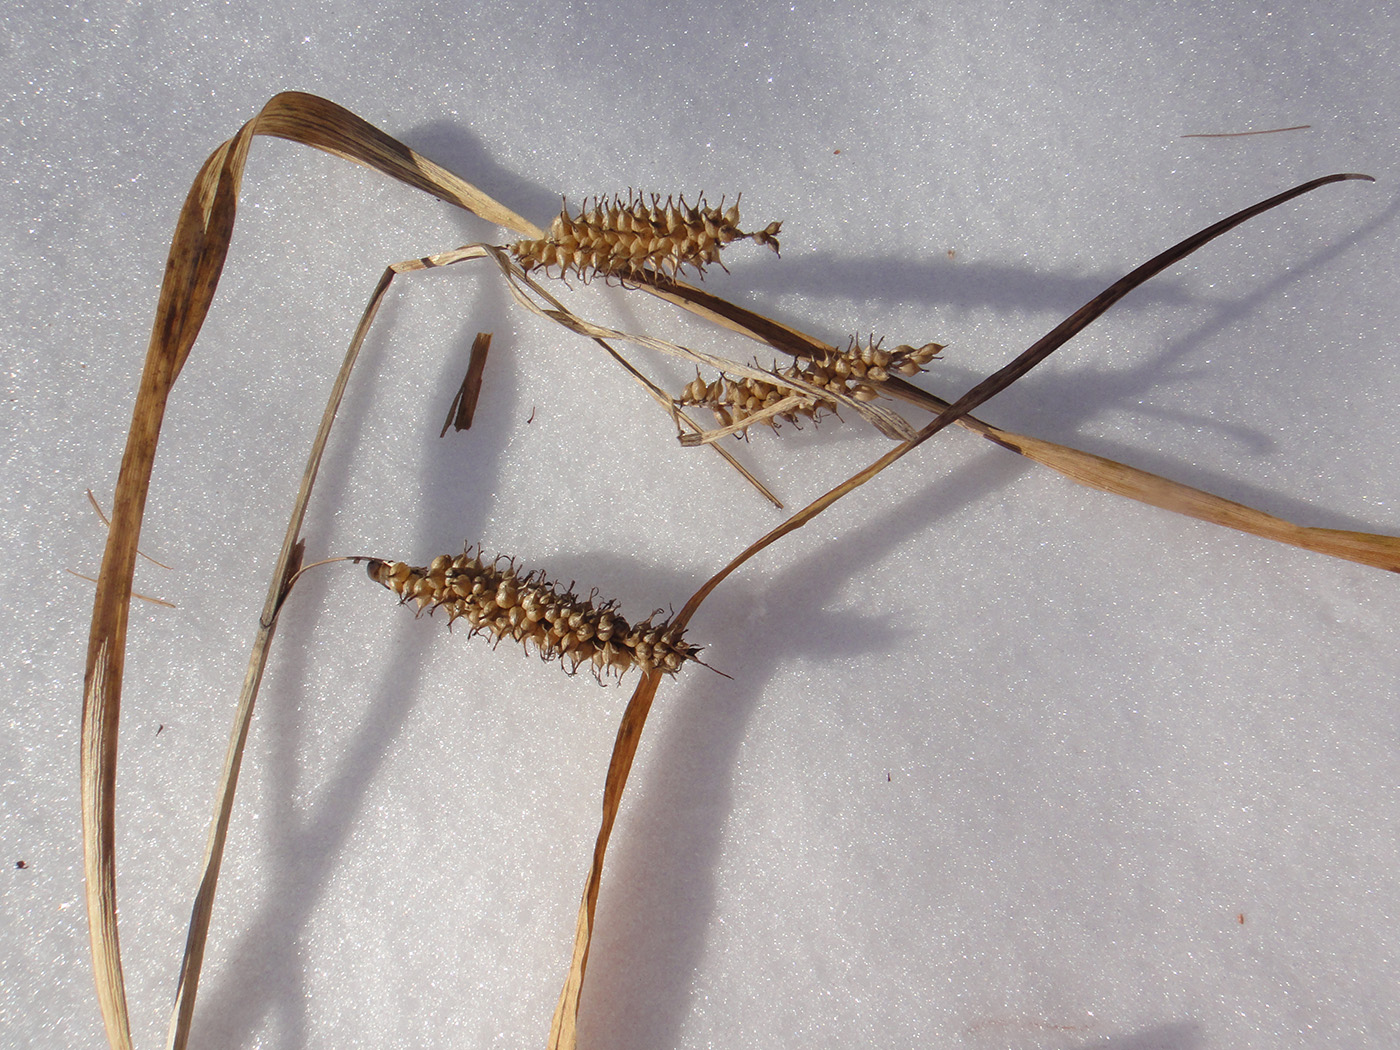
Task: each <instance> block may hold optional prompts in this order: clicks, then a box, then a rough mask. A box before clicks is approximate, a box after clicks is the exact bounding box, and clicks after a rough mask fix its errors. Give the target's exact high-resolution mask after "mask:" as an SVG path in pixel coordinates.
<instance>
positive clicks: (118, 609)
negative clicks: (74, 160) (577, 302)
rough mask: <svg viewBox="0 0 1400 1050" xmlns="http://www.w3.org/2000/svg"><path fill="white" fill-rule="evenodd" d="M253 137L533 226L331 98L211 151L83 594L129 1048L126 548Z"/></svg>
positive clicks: (100, 848) (94, 809) (95, 921)
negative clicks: (123, 765) (124, 927)
mask: <svg viewBox="0 0 1400 1050" xmlns="http://www.w3.org/2000/svg"><path fill="white" fill-rule="evenodd" d="M255 135H275V136H277V137H279V138H285V139H290V140H292V141H295V142H302V143H304V144H306V145H310V146H314V147H316V148H318V149H322V150H325V151H327V152H329V153H334V154H336V155H337V156H341V157H345V158H347V159H349V160H354V161H356V162H358V163H361V164H365V165H367V166H369V167H372V168H375V169H377V170H379V171H382V172H384V173H386V174H388V175H390V176H392V177H393V178H396V179H399V180H400V181H402V182H405V183H408V184H409V185H411V186H416V187H417V188H419V189H422V190H424V191H426V192H428V193H432V194H433V195H434V196H437V197H439V198H441V199H442V200H444V201H447V202H448V203H451V204H455V205H457V206H458V207H462V208H466V209H467V210H469V211H473V212H475V213H476V214H478V215H480V216H481V217H482V218H484V219H487V220H488V221H491V222H494V223H497V224H500V225H503V226H508V227H509V228H510V229H512V230H515V231H516V232H518V233H521V234H524V235H534V236H538V227H536V226H534V225H533V224H532V223H530V222H528V221H526V220H525V219H522V218H521V217H520V216H518V215H516V214H515V213H514V212H512V211H510V210H509V209H508V208H505V207H504V206H503V205H501V204H499V203H497V202H496V201H494V200H492V199H491V198H490V197H488V196H487V195H486V194H484V193H482V192H481V191H479V190H477V189H476V188H475V187H473V186H471V185H470V184H468V183H466V182H464V181H463V180H461V179H459V178H458V177H457V176H455V175H452V174H451V173H450V172H447V171H446V170H445V169H443V168H440V167H438V166H437V165H436V164H433V163H432V162H431V161H429V160H427V159H426V158H423V157H421V156H419V155H418V154H416V153H414V152H413V151H412V150H410V149H409V148H408V147H407V146H404V145H403V144H402V143H399V142H397V141H395V140H394V139H392V138H390V137H389V136H388V135H386V134H384V133H383V132H382V131H379V130H378V129H377V128H374V127H373V126H371V125H370V124H368V123H366V122H365V121H363V120H361V119H360V118H359V117H357V116H355V115H354V114H352V113H350V112H349V111H348V110H345V109H342V108H341V107H339V106H337V105H335V104H334V103H332V102H328V101H327V100H325V99H322V98H317V97H316V96H314V95H306V94H302V93H300V92H287V93H284V94H280V95H276V96H274V97H273V98H272V99H271V100H270V101H269V102H268V103H267V105H266V106H265V107H263V110H262V112H261V113H259V114H258V116H257V117H255V118H253V120H251V121H249V122H248V123H247V124H245V125H244V126H243V128H242V129H241V130H240V131H239V132H238V134H237V135H235V136H234V137H233V138H231V139H229V140H228V141H227V142H225V143H223V144H222V145H221V146H219V148H218V149H216V150H215V151H214V152H213V153H212V154H211V155H210V156H209V159H208V160H207V161H205V163H204V166H203V167H202V168H201V169H200V171H199V174H198V175H197V176H196V178H195V181H194V184H193V185H192V186H191V188H190V192H189V195H188V196H187V197H186V199H185V203H184V206H183V208H182V209H181V212H180V218H179V220H178V222H177V224H176V228H175V235H174V238H173V239H172V241H171V245H170V254H169V258H168V260H167V262H166V271H165V279H164V282H163V283H162V285H161V292H160V299H159V302H158V304H157V307H156V319H155V325H154V329H153V331H152V334H151V342H150V346H149V348H148V350H147V352H146V363H145V366H144V368H143V370H142V374H141V382H140V387H139V389H138V393H137V398H136V406H135V408H134V410H133V413H132V421H131V427H130V430H129V431H128V433H127V444H126V451H125V453H124V454H123V457H122V465H121V472H120V474H119V476H118V479H117V487H116V493H115V496H114V501H113V508H112V527H111V529H110V530H109V532H108V537H107V547H106V551H105V553H104V555H103V559H102V570H101V573H100V575H99V578H98V584H97V593H96V595H95V597H94V600H93V612H92V626H91V630H90V633H89V639H88V656H87V670H86V675H85V679H84V688H83V718H82V744H81V752H82V786H81V794H82V811H83V857H84V874H85V879H86V887H87V909H88V927H89V933H90V936H91V941H92V956H93V969H94V977H95V979H96V983H97V994H98V1001H99V1004H100V1006H101V1009H102V1017H103V1023H104V1025H105V1027H106V1032H107V1039H108V1043H109V1044H110V1045H111V1046H112V1047H113V1048H114V1050H126V1048H129V1047H130V1046H131V1027H130V1021H129V1019H128V1016H127V1006H126V993H125V987H124V984H123V979H122V968H121V950H120V945H119V941H118V936H117V913H116V866H115V859H114V857H115V832H114V806H115V789H116V772H117V726H118V722H119V720H120V713H121V682H122V673H123V667H124V661H125V654H126V628H127V616H128V611H129V607H130V603H131V583H132V577H133V574H134V570H135V560H136V544H137V541H138V538H139V536H140V532H141V519H142V516H143V514H144V511H145V504H146V497H147V494H148V492H149V488H150V479H151V466H152V463H153V462H154V459H155V451H156V444H157V442H158V440H159V437H160V427H161V421H162V419H163V417H164V414H165V405H166V401H167V399H168V398H169V396H170V390H171V386H172V385H173V384H174V382H175V379H176V377H177V376H178V375H179V374H180V370H181V368H182V367H183V366H184V363H185V360H186V359H187V358H188V356H189V353H190V349H191V347H192V346H193V345H194V341H195V338H196V336H198V334H199V330H200V327H201V325H202V324H203V322H204V318H205V315H206V314H207V313H208V310H209V305H210V302H211V301H212V299H213V296H214V290H215V288H216V287H217V286H218V281H219V275H220V273H221V272H222V270H223V265H224V259H225V258H226V256H227V253H228V245H229V240H230V238H231V236H232V233H233V223H234V216H235V213H236V211H237V198H238V189H239V185H240V181H241V179H242V175H243V166H244V162H245V160H246V158H247V153H248V148H249V146H250V145H251V144H252V140H253V137H254V136H255Z"/></svg>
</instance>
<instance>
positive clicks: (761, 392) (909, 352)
mask: <svg viewBox="0 0 1400 1050" xmlns="http://www.w3.org/2000/svg"><path fill="white" fill-rule="evenodd" d="M942 349H943V346H942V345H941V344H939V343H925V344H924V345H923V346H920V347H913V346H904V345H901V346H897V347H895V348H894V349H893V350H885V349H882V348H881V347H880V345H879V344H878V343H876V342H875V340H874V339H873V337H872V338H871V339H870V340H869V341H868V342H866V343H865V344H862V343H861V342H860V341H859V340H858V339H852V340H851V342H850V344H849V345H848V346H847V347H846V349H845V350H830V351H827V352H825V353H822V354H818V355H815V356H813V357H811V358H808V359H806V360H803V361H800V362H798V363H797V364H794V365H792V366H791V367H789V368H786V369H783V370H782V371H779V370H778V369H776V368H774V369H773V372H772V375H773V380H772V381H767V380H761V379H753V378H748V377H746V378H743V379H733V378H730V377H729V376H726V375H721V376H720V377H719V378H718V379H716V380H714V381H713V382H710V383H706V382H705V380H704V379H702V378H701V377H700V376H699V375H696V377H695V379H693V380H692V381H691V382H690V383H689V384H688V385H687V386H686V388H685V390H684V391H683V392H682V393H681V396H680V397H678V398H677V399H676V404H678V405H684V406H691V405H698V406H702V407H705V408H708V409H710V411H712V412H713V413H714V415H715V419H717V420H718V421H719V424H720V426H721V427H731V426H741V425H743V423H744V421H745V420H747V419H752V418H753V417H754V416H757V415H759V414H760V413H762V412H764V411H765V410H766V409H771V408H772V407H774V406H775V405H777V404H778V403H779V402H781V401H783V400H784V399H787V398H791V397H799V398H801V399H802V401H801V402H800V403H798V404H795V405H793V406H792V407H791V408H788V409H786V410H784V411H782V412H779V413H777V414H775V415H769V416H766V417H764V418H763V419H762V420H760V422H763V423H766V424H767V425H768V426H770V427H773V428H774V429H777V427H778V424H779V421H786V422H789V423H794V424H795V423H796V422H797V420H798V418H799V417H806V418H808V419H812V420H816V419H818V418H820V415H821V413H823V412H835V411H836V406H837V402H836V401H835V399H832V400H824V399H819V398H816V397H814V396H812V395H811V394H809V393H807V392H806V391H803V390H799V389H797V388H796V387H792V386H789V385H787V384H786V383H784V382H783V381H784V380H791V379H798V380H801V381H802V382H804V383H807V384H808V385H809V386H814V387H817V388H818V389H819V390H830V391H833V392H834V393H838V394H844V395H846V396H847V397H851V398H854V399H855V400H857V401H874V400H875V399H876V398H877V397H879V396H880V392H879V389H878V388H877V386H876V385H875V384H877V383H882V382H884V381H885V380H887V379H889V377H890V373H892V372H899V373H901V374H903V375H909V376H911V375H916V374H917V373H919V372H922V371H923V370H924V369H923V366H924V365H926V364H928V362H930V361H932V360H933V359H934V358H935V357H937V356H938V354H939V352H940V351H941V350H942Z"/></svg>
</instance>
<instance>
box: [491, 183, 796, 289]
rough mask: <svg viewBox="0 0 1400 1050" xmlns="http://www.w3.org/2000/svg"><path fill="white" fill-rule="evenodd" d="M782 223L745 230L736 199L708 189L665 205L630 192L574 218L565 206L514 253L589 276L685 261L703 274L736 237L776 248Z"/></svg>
mask: <svg viewBox="0 0 1400 1050" xmlns="http://www.w3.org/2000/svg"><path fill="white" fill-rule="evenodd" d="M723 203H724V202H723V201H721V202H720V204H721V206H722V205H723ZM781 227H782V223H781V222H774V223H769V225H768V226H767V227H765V228H764V229H762V230H758V231H756V232H754V233H745V232H744V231H743V230H741V229H739V205H738V203H737V202H736V203H734V204H732V205H730V206H729V207H728V208H727V209H724V210H721V208H712V207H710V206H709V205H708V204H706V202H705V197H704V195H703V194H702V195H701V196H700V199H699V202H698V203H697V204H694V205H691V204H687V203H686V200H685V197H684V196H681V197H679V198H674V199H673V198H671V197H667V198H666V201H665V203H662V201H661V197H660V195H659V194H652V195H651V198H650V201H648V200H647V199H646V198H645V197H643V196H642V195H641V194H633V193H632V192H630V191H629V192H628V195H627V200H625V201H624V200H623V199H622V198H621V197H614V198H613V199H612V200H611V201H608V200H604V199H602V198H598V197H595V198H594V200H593V207H592V208H586V209H585V210H583V211H581V212H580V213H579V214H578V215H573V216H571V215H570V214H569V211H568V207H567V205H566V206H565V207H564V208H562V209H560V212H559V217H558V218H557V219H555V220H554V224H553V225H552V226H550V228H549V231H548V232H547V233H546V234H545V236H544V237H543V238H541V239H539V240H526V241H516V242H515V243H514V244H512V245H511V246H510V251H511V254H512V255H514V256H515V257H516V258H517V259H519V260H520V264H521V266H523V267H524V268H525V269H526V270H530V269H533V268H534V267H537V266H538V267H543V268H545V269H546V270H548V269H550V268H557V269H558V270H559V272H560V273H561V274H567V273H570V272H573V273H576V274H578V275H579V276H580V277H582V278H584V279H587V278H589V277H593V276H603V277H619V278H627V277H640V276H643V275H644V274H646V273H647V272H648V271H651V272H660V273H663V274H664V273H667V272H669V273H670V275H671V277H673V278H674V277H676V276H677V275H679V273H680V271H681V269H682V268H684V267H687V266H689V267H692V268H693V269H695V270H696V271H699V272H704V269H705V267H706V266H707V265H709V264H710V263H718V262H719V253H720V249H721V248H723V247H725V245H728V244H731V243H733V242H734V241H738V240H745V239H748V240H752V241H754V242H755V243H757V244H766V245H768V247H770V248H772V249H773V251H775V252H776V251H777V250H778V240H777V233H778V231H779V230H780V228H781ZM720 265H723V264H722V263H721V264H720Z"/></svg>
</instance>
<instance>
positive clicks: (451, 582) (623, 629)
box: [367, 548, 700, 679]
mask: <svg viewBox="0 0 1400 1050" xmlns="http://www.w3.org/2000/svg"><path fill="white" fill-rule="evenodd" d="M367 568H368V571H369V578H370V579H372V580H376V581H378V582H379V583H382V584H383V585H384V586H385V587H388V588H389V589H390V590H391V591H393V592H394V593H396V594H398V595H399V597H400V598H401V600H402V601H403V602H405V603H407V602H410V601H411V602H414V603H415V604H416V605H417V606H418V611H419V612H420V613H421V612H422V611H423V610H424V609H427V610H428V611H429V612H432V611H435V610H437V609H445V610H446V611H447V615H448V617H449V621H448V622H449V623H452V622H455V621H456V620H458V619H462V620H466V622H467V623H468V624H469V625H470V626H471V633H472V634H478V633H485V634H487V635H489V636H490V637H491V638H492V640H493V641H495V642H500V641H501V639H503V638H512V639H514V640H515V641H517V642H520V643H522V644H523V645H524V646H525V647H526V649H527V650H529V649H530V648H533V649H534V651H535V652H537V653H538V654H539V655H540V657H541V658H542V659H544V660H556V659H557V660H561V661H563V662H564V663H565V664H567V665H568V668H567V669H568V671H569V673H570V674H573V673H574V672H576V671H577V670H578V669H579V668H580V667H589V668H591V669H592V670H593V673H594V674H595V675H597V676H598V677H599V679H601V678H602V676H603V675H605V674H612V675H615V676H617V677H618V678H621V677H622V675H623V674H625V673H626V672H627V671H628V670H629V669H631V668H632V667H634V666H635V667H640V668H641V669H642V670H644V671H649V670H653V669H655V670H659V671H664V672H665V673H666V674H675V673H676V672H677V671H679V670H680V669H681V665H682V664H684V663H685V662H686V661H687V660H694V659H696V656H697V654H698V653H699V652H700V650H699V649H698V648H696V647H695V646H690V645H686V644H685V639H684V638H683V637H682V634H683V632H682V628H681V627H680V625H679V624H673V623H670V622H669V621H663V622H662V623H659V624H654V623H652V618H653V617H655V616H656V615H657V614H656V613H652V615H651V616H649V617H647V618H646V619H645V620H643V621H642V622H641V623H639V624H636V625H635V626H633V625H631V624H629V623H628V622H627V621H626V620H624V619H623V618H622V617H621V616H619V615H618V614H617V613H616V612H615V611H614V608H615V605H614V603H613V602H604V603H602V604H600V605H597V606H595V605H594V604H593V596H590V597H589V598H587V599H584V598H580V597H578V596H577V595H576V594H574V593H573V592H572V590H569V591H561V590H560V589H559V588H558V587H557V586H556V585H555V584H553V583H550V582H549V580H547V579H546V578H545V577H544V576H543V575H542V574H540V573H535V572H531V573H526V574H524V575H522V574H521V573H520V572H519V571H518V570H517V569H516V567H515V563H514V562H513V561H510V560H504V561H503V559H501V558H495V559H490V560H488V559H485V558H483V557H482V556H481V552H480V551H478V552H477V553H476V554H475V555H474V554H473V553H472V551H471V548H468V549H467V550H466V551H465V552H464V553H462V554H459V555H458V556H457V557H455V558H451V557H448V556H447V555H440V556H439V557H437V558H434V559H433V561H432V564H431V565H428V566H426V567H414V566H410V565H407V564H405V563H404V562H401V561H381V560H379V559H373V560H371V561H370V562H369V564H368V566H367ZM658 611H659V610H658Z"/></svg>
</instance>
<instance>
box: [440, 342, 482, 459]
mask: <svg viewBox="0 0 1400 1050" xmlns="http://www.w3.org/2000/svg"><path fill="white" fill-rule="evenodd" d="M490 350H491V333H490V332H477V333H476V338H475V339H474V340H472V356H471V360H470V361H468V362H467V374H466V377H465V378H464V379H463V380H462V385H461V387H460V388H459V389H458V390H457V396H456V397H454V398H453V399H452V406H451V407H450V408H448V410H447V418H446V419H445V420H443V422H442V431H441V432H440V433H439V434H438V437H446V436H447V430H448V428H449V427H450V428H452V429H453V430H458V431H460V430H470V429H471V426H472V418H473V417H474V416H475V415H476V401H477V398H479V397H480V396H481V376H482V373H483V372H485V371H486V355H487V353H488V352H489V351H490Z"/></svg>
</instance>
